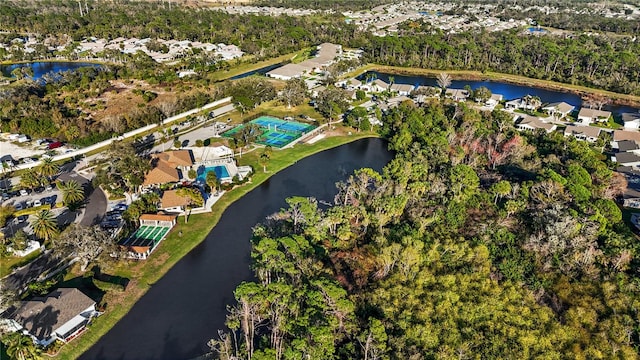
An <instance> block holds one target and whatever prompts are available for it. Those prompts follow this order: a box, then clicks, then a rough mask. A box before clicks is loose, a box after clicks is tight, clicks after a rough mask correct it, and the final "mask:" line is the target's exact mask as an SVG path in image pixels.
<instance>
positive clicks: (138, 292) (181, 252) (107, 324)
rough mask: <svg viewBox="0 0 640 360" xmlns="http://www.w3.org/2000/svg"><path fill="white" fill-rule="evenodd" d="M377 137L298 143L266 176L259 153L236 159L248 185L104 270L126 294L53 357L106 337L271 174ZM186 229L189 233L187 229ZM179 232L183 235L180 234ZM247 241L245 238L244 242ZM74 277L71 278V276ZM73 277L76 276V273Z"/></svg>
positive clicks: (69, 355) (70, 355)
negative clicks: (122, 281)
mask: <svg viewBox="0 0 640 360" xmlns="http://www.w3.org/2000/svg"><path fill="white" fill-rule="evenodd" d="M374 136H376V134H374V133H371V132H362V133H357V134H353V135H351V136H337V137H331V138H326V139H323V140H321V141H318V142H317V143H315V144H313V145H307V144H297V145H296V146H294V147H293V148H291V149H286V150H282V151H276V152H274V153H273V154H272V158H271V160H270V161H269V163H268V165H267V173H264V172H262V171H261V169H262V167H261V166H260V165H259V164H258V159H259V156H260V154H259V151H254V152H251V153H247V154H245V155H244V156H243V157H242V158H240V159H238V160H239V161H238V162H239V164H240V165H252V166H253V167H254V169H256V173H255V174H254V175H253V177H252V179H251V182H249V183H247V184H245V185H243V186H240V187H237V188H235V189H233V190H231V191H229V192H227V193H225V194H224V196H223V197H222V198H221V199H220V200H219V201H218V202H216V204H215V205H214V206H213V211H212V212H211V213H208V214H199V215H192V216H191V217H190V218H189V222H188V224H185V222H184V217H183V216H181V217H180V218H179V219H178V225H176V227H175V228H174V229H173V230H172V231H171V232H170V233H169V235H168V236H167V238H166V239H165V240H164V241H163V242H162V243H161V244H160V246H159V247H158V249H156V250H155V251H154V253H153V254H152V255H151V257H150V258H149V259H148V260H145V261H138V262H135V261H123V262H121V263H119V264H117V265H116V266H114V267H113V268H111V269H105V272H108V273H110V274H113V275H117V276H121V277H126V278H128V279H131V283H130V284H129V286H128V288H127V291H125V292H124V293H122V292H117V293H112V294H107V295H106V296H105V301H106V302H107V304H108V306H107V310H106V312H105V314H104V315H102V316H101V317H99V318H97V319H96V320H95V321H94V323H93V324H92V325H91V326H90V328H89V329H88V330H87V331H86V332H85V333H84V334H83V335H82V336H80V337H79V338H78V339H75V340H74V341H73V343H72V344H70V345H67V346H64V347H63V348H62V350H61V351H60V353H58V355H57V356H56V358H58V359H75V358H77V357H79V356H80V354H82V353H83V352H84V351H86V350H87V349H89V347H91V345H93V344H94V343H96V342H97V341H98V339H99V338H100V337H101V336H102V335H104V334H106V333H107V332H108V331H109V329H111V328H112V327H113V326H114V325H115V324H116V323H117V322H118V320H120V319H121V318H122V317H123V316H125V315H126V314H127V312H128V311H129V309H131V307H133V305H134V304H135V302H136V301H137V300H138V299H139V298H140V297H142V296H143V295H144V294H145V293H146V292H147V290H148V289H149V288H150V286H151V285H153V284H154V283H155V282H156V281H158V280H159V279H160V278H161V277H162V276H163V275H164V274H166V273H167V271H169V269H171V267H173V265H174V264H176V263H177V262H178V261H179V260H180V259H181V258H182V257H183V256H185V255H186V254H187V253H188V252H189V251H191V250H192V249H193V248H194V247H195V246H196V245H198V244H199V243H200V242H202V241H203V240H204V239H205V237H206V235H207V234H208V233H209V232H210V231H211V229H213V227H214V226H215V225H216V224H217V223H218V221H219V220H220V217H221V216H222V214H223V212H224V210H225V209H226V208H227V207H228V206H229V205H231V204H232V203H233V202H235V201H236V200H238V199H240V198H241V197H242V196H243V195H245V194H246V193H248V192H249V191H251V190H253V189H254V188H256V187H257V186H259V185H260V184H261V183H262V182H264V181H265V180H267V179H268V178H269V177H271V176H272V175H273V174H275V173H277V172H279V171H280V170H282V169H285V168H286V167H288V166H290V165H292V164H294V163H295V162H296V161H298V160H300V159H303V158H305V157H307V156H310V155H312V154H315V153H317V152H320V151H323V150H326V149H330V148H334V147H337V146H340V145H343V144H346V143H349V142H352V141H355V140H358V139H362V138H367V137H374ZM187 229H188V230H187ZM181 230H183V231H182V236H180V235H179V234H180V233H181ZM247 241H248V239H247ZM70 276H74V275H70ZM75 276H79V274H76V275H75Z"/></svg>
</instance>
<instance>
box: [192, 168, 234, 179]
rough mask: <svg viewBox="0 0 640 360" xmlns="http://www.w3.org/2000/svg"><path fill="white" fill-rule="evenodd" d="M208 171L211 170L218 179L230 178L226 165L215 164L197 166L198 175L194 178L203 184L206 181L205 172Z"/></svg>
mask: <svg viewBox="0 0 640 360" xmlns="http://www.w3.org/2000/svg"><path fill="white" fill-rule="evenodd" d="M209 171H213V172H214V173H215V174H216V177H217V178H218V180H225V179H230V178H231V176H230V175H229V170H227V167H226V166H224V165H216V166H207V167H204V166H201V167H199V168H198V177H197V178H196V180H197V181H199V182H201V183H203V184H204V183H206V180H207V173H208V172H209Z"/></svg>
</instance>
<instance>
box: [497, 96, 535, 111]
mask: <svg viewBox="0 0 640 360" xmlns="http://www.w3.org/2000/svg"><path fill="white" fill-rule="evenodd" d="M504 108H505V109H511V110H518V109H520V110H534V109H533V106H531V105H530V104H529V103H528V102H527V101H526V100H525V99H523V98H518V99H513V100H509V101H507V102H506V103H505V104H504Z"/></svg>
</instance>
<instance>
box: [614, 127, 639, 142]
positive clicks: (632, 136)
mask: <svg viewBox="0 0 640 360" xmlns="http://www.w3.org/2000/svg"><path fill="white" fill-rule="evenodd" d="M622 140H633V141H637V142H640V132H638V131H624V130H615V131H614V132H613V141H622Z"/></svg>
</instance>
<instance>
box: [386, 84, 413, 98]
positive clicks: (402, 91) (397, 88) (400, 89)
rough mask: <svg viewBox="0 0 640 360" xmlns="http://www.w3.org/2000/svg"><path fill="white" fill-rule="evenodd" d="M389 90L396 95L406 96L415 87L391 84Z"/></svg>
mask: <svg viewBox="0 0 640 360" xmlns="http://www.w3.org/2000/svg"><path fill="white" fill-rule="evenodd" d="M390 89H391V91H394V92H397V93H398V95H404V96H408V95H409V94H411V92H412V91H413V89H415V86H413V85H409V84H392V85H391V86H390Z"/></svg>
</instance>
